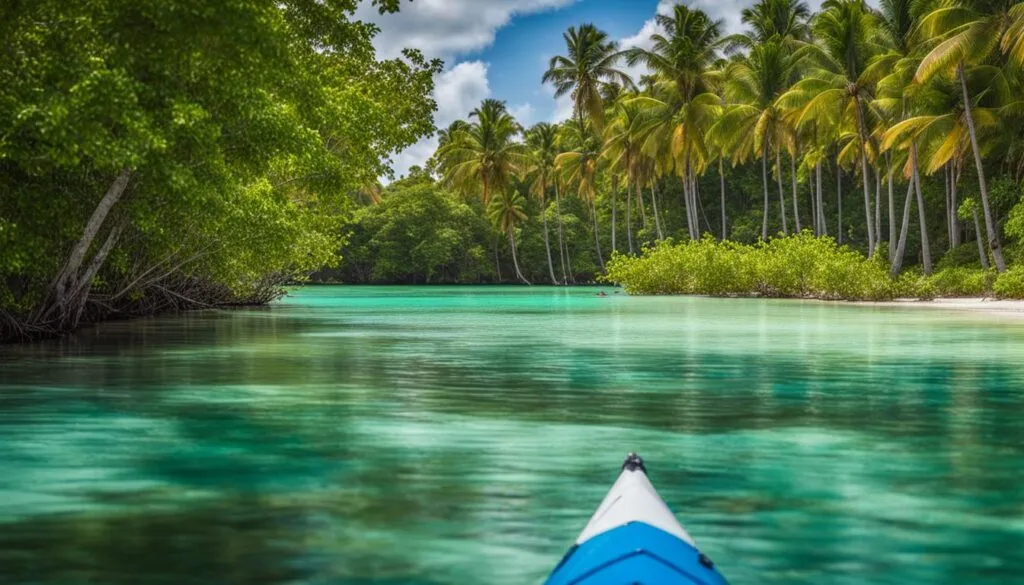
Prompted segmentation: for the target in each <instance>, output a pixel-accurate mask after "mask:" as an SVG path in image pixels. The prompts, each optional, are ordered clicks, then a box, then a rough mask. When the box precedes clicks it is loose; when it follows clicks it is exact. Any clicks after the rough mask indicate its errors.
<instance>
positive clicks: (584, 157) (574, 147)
mask: <svg viewBox="0 0 1024 585" xmlns="http://www.w3.org/2000/svg"><path fill="white" fill-rule="evenodd" d="M559 142H560V144H561V146H562V147H563V149H564V150H565V152H562V153H561V154H559V155H558V156H557V157H555V168H556V169H557V170H558V171H559V173H560V174H561V179H562V182H563V183H564V184H566V185H574V186H575V187H576V194H577V196H579V198H580V200H581V201H583V202H584V203H585V204H588V206H589V208H590V215H591V220H592V224H593V228H594V249H595V250H596V251H597V263H598V265H599V266H600V267H601V270H602V271H603V270H604V258H603V256H602V255H601V239H600V230H599V229H598V225H597V204H596V198H597V175H598V163H599V161H600V158H601V140H600V139H599V138H598V137H597V136H595V135H594V133H593V131H592V129H591V126H590V123H589V122H583V123H580V122H578V121H576V120H570V121H568V122H566V124H565V126H564V127H563V128H562V132H561V135H560V136H559Z"/></svg>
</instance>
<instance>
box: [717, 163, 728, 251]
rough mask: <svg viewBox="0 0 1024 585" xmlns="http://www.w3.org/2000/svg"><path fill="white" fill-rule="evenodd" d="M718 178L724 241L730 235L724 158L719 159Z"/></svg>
mask: <svg viewBox="0 0 1024 585" xmlns="http://www.w3.org/2000/svg"><path fill="white" fill-rule="evenodd" d="M718 180H719V182H720V183H721V187H722V241H723V242H724V241H725V240H726V239H727V238H728V237H729V232H728V229H727V227H728V224H727V222H726V217H725V170H724V169H723V168H722V159H721V158H719V159H718Z"/></svg>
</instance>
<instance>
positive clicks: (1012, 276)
mask: <svg viewBox="0 0 1024 585" xmlns="http://www.w3.org/2000/svg"><path fill="white" fill-rule="evenodd" d="M992 290H993V292H994V293H995V295H996V296H997V297H999V298H1001V299H1024V267H1021V266H1015V267H1013V268H1011V269H1009V270H1007V271H1006V272H1004V273H1002V274H1000V275H999V278H997V279H996V283H995V286H993V288H992Z"/></svg>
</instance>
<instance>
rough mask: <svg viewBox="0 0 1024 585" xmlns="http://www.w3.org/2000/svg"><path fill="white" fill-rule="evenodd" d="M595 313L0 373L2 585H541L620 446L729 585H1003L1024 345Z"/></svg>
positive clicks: (552, 305)
mask: <svg viewBox="0 0 1024 585" xmlns="http://www.w3.org/2000/svg"><path fill="white" fill-rule="evenodd" d="M594 293H595V289H587V288H577V289H553V288H542V287H534V288H512V287H488V288H482V287H480V288H471V287H470V288H375V287H310V288H305V289H302V290H298V291H295V293H294V294H293V296H291V297H289V298H287V299H285V300H284V301H282V302H281V303H279V304H277V305H275V306H274V307H272V308H269V309H262V310H242V311H216V312H204V313H195V314H190V315H185V316H179V317H165V318H155V319H145V320H139V321H132V322H121V323H109V324H105V325H102V326H100V327H96V328H93V329H89V330H87V331H83V332H82V333H80V334H78V335H77V336H75V337H72V338H69V339H65V340H61V341H56V342H48V343H42V344H35V345H29V346H17V347H16V346H6V347H0V465H2V473H0V582H4V583H18V584H22V583H24V584H28V583H32V584H45V585H57V584H60V585H71V584H80V583H81V584H84V583H90V584H102V585H120V584H129V583H130V584H174V585H186V584H193V583H194V584H216V585H225V584H243V583H244V584H262V583H268V584H269V583H274V584H278V583H280V584H285V583H287V584H310V585H314V584H315V585H319V584H329V583H330V584H344V585H356V584H359V585H378V584H379V585H384V584H386V585H414V584H416V585H441V584H463V583H480V584H495V585H506V584H508V585H511V584H536V583H540V582H541V581H542V580H543V578H544V576H545V575H546V573H547V572H548V570H550V568H551V567H553V566H554V564H555V563H556V562H557V561H558V560H559V558H560V557H561V555H562V553H563V552H564V551H565V549H566V547H567V546H568V545H569V544H570V543H571V541H572V540H573V539H574V538H575V536H576V534H577V533H578V532H579V530H580V529H582V527H583V525H584V523H585V522H586V520H587V518H588V517H589V515H590V513H591V512H592V511H593V509H594V508H595V507H596V505H597V504H598V502H599V501H600V499H601V497H602V496H603V495H604V493H605V491H606V490H607V489H608V487H609V486H610V485H611V483H612V481H613V480H614V479H615V476H616V474H617V472H618V466H619V465H620V463H621V460H622V457H623V455H624V454H625V453H626V452H627V451H630V450H638V451H640V452H641V454H643V455H644V456H645V458H646V459H647V461H648V468H649V469H650V472H651V476H652V479H653V481H654V483H655V485H656V486H657V487H658V488H659V490H660V491H661V493H662V495H663V497H664V498H665V499H666V501H667V502H668V503H669V505H670V506H671V507H672V508H673V509H674V510H675V511H676V512H677V514H678V515H679V516H680V518H681V520H682V521H683V524H684V525H685V526H687V528H688V529H689V530H690V532H691V533H692V534H693V535H694V536H695V538H696V539H697V540H698V542H699V543H700V544H701V545H702V547H703V548H704V549H705V551H706V552H707V553H708V554H709V556H711V557H712V558H713V559H714V560H715V561H716V562H717V563H718V565H719V567H720V568H721V569H722V571H723V572H724V573H725V574H726V576H727V577H729V579H730V581H731V582H732V583H733V584H734V585H741V584H755V583H756V584H807V585H810V584H821V583H829V584H837V585H847V584H848V585H861V584H868V583H871V584H875V583H877V584H893V585H895V584H900V585H905V584H929V585H945V584H950V585H951V584H954V583H955V584H962V583H972V584H974V585H990V584H991V585H995V584H1004V583H1011V582H1017V583H1019V582H1020V579H1021V578H1022V577H1021V575H1022V574H1024V375H1022V365H1024V321H1012V322H1001V321H1000V319H999V318H998V317H986V316H980V315H968V314H960V313H948V312H942V311H929V310H912V309H910V310H908V309H893V308H868V307H852V306H843V305H830V304H823V303H816V302H799V301H760V300H719V299H704V298H633V297H626V296H624V295H617V294H616V295H611V296H609V297H607V298H598V297H596V296H594Z"/></svg>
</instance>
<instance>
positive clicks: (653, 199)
mask: <svg viewBox="0 0 1024 585" xmlns="http://www.w3.org/2000/svg"><path fill="white" fill-rule="evenodd" d="M656 182H657V181H655V180H652V181H651V205H652V206H653V207H652V209H653V210H654V228H655V229H656V230H658V239H659V240H664V239H665V234H663V233H662V231H661V214H660V213H658V195H657V192H656V191H655V189H654V184H655V183H656ZM642 194H643V191H641V195H642Z"/></svg>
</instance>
